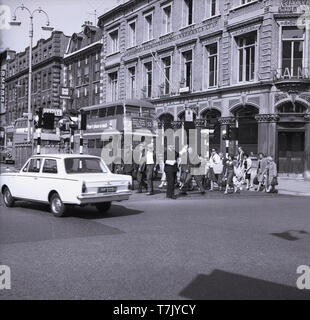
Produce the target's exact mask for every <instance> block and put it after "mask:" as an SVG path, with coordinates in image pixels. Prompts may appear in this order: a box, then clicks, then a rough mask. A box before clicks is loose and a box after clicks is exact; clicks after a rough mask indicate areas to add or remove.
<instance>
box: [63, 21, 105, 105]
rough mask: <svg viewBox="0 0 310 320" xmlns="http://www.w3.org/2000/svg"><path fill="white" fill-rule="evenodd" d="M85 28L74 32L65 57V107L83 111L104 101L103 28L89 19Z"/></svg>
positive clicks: (84, 25)
mask: <svg viewBox="0 0 310 320" xmlns="http://www.w3.org/2000/svg"><path fill="white" fill-rule="evenodd" d="M82 29H83V30H82V31H81V32H79V33H74V34H73V35H72V36H71V38H70V41H69V44H68V48H67V51H66V54H65V57H64V63H65V65H64V74H63V79H64V83H63V85H64V88H68V90H67V92H68V96H63V108H64V109H76V110H79V109H80V108H82V107H87V106H92V105H97V104H99V103H100V66H101V49H102V30H101V29H100V28H98V27H95V26H93V25H92V23H91V22H85V23H84V24H83V26H82Z"/></svg>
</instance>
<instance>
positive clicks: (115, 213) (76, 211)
mask: <svg viewBox="0 0 310 320" xmlns="http://www.w3.org/2000/svg"><path fill="white" fill-rule="evenodd" d="M15 207H16V208H22V209H29V210H31V211H41V212H43V213H45V212H46V213H49V214H50V215H51V216H52V214H51V213H50V209H49V205H47V204H42V203H35V202H24V201H17V202H16V203H15ZM10 210H12V209H10ZM143 212H144V211H140V210H133V209H129V208H127V207H125V206H120V205H113V204H112V207H111V209H110V210H109V211H108V212H106V213H100V212H98V211H97V210H96V209H95V208H94V207H91V206H87V207H84V208H82V207H78V206H69V207H68V208H67V210H66V216H65V217H64V218H79V219H87V220H98V219H109V218H117V217H126V216H133V215H137V214H141V213H143Z"/></svg>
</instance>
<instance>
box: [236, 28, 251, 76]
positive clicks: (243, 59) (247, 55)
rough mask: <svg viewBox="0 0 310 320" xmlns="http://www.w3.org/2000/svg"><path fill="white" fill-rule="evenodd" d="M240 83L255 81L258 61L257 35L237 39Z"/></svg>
mask: <svg viewBox="0 0 310 320" xmlns="http://www.w3.org/2000/svg"><path fill="white" fill-rule="evenodd" d="M237 45H238V60H239V82H248V81H254V79H255V59H256V34H253V33H250V34H248V35H246V36H242V37H239V38H237Z"/></svg>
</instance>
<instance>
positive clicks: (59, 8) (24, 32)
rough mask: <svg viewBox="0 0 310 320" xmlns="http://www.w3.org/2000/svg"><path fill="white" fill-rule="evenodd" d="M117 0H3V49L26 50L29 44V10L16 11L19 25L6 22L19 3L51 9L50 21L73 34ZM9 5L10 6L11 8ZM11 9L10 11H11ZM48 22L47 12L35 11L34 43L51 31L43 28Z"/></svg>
mask: <svg viewBox="0 0 310 320" xmlns="http://www.w3.org/2000/svg"><path fill="white" fill-rule="evenodd" d="M118 2H119V1H118V0H0V6H1V7H0V8H1V10H0V51H2V50H4V49H7V48H9V49H11V50H15V51H17V52H21V51H23V50H25V48H26V47H28V46H29V21H30V19H29V14H28V13H27V12H25V11H22V10H18V11H17V14H16V15H17V20H18V21H21V22H22V24H21V26H19V27H16V26H9V25H8V24H7V20H8V16H9V13H10V15H11V16H13V14H14V10H15V8H16V7H18V6H20V5H21V4H22V3H23V4H24V5H25V6H26V7H28V8H29V9H30V10H31V11H33V10H35V9H37V8H39V7H41V8H42V9H43V10H44V11H46V12H47V13H48V16H49V19H50V24H51V26H52V27H54V30H60V31H63V32H64V34H65V35H68V36H71V35H72V34H73V33H74V32H80V31H81V30H82V29H81V26H82V24H83V23H84V21H92V22H93V23H94V21H95V17H94V12H95V10H97V16H100V15H102V14H103V13H104V12H105V11H106V10H108V9H111V8H113V7H115V6H116V5H117V4H118ZM7 7H9V8H10V9H9V10H8V8H7ZM10 11H11V12H10ZM45 24H46V17H45V15H44V14H42V13H41V14H39V13H36V14H35V15H34V41H33V45H35V44H36V43H37V41H38V40H39V39H41V38H43V39H47V38H49V37H50V35H51V33H50V32H49V31H43V30H42V29H41V26H44V25H45Z"/></svg>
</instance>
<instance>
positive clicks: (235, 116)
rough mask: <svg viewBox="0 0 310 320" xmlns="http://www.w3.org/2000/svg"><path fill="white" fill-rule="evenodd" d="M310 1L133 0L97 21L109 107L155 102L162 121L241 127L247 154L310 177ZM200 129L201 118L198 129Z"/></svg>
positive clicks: (220, 128)
mask: <svg viewBox="0 0 310 320" xmlns="http://www.w3.org/2000/svg"><path fill="white" fill-rule="evenodd" d="M301 5H309V6H310V1H309V0H302V1H301V0H300V1H294V2H290V1H281V0H276V1H270V0H252V1H251V0H248V1H245V0H222V1H220V0H195V1H193V0H177V1H176V0H163V1H160V0H153V1H152V0H148V1H146V0H130V1H126V2H125V3H123V4H121V5H119V6H117V7H116V8H114V9H112V10H110V11H108V12H106V13H105V14H103V15H102V16H100V17H99V23H98V25H99V27H100V28H101V29H102V30H103V42H104V46H103V54H102V65H103V66H104V69H103V70H102V71H103V72H102V76H103V85H102V92H101V101H102V102H107V103H108V102H112V101H114V100H119V99H128V98H138V99H147V100H149V101H151V102H152V103H153V104H154V105H155V106H156V112H157V118H158V120H159V121H160V123H161V122H164V123H169V122H172V121H174V122H172V125H175V124H176V123H177V124H178V123H182V122H176V121H184V119H185V111H186V110H187V109H191V110H192V111H193V112H194V117H195V119H196V120H199V119H203V120H207V122H208V123H213V124H214V125H215V128H216V130H215V137H214V139H213V140H212V141H211V145H212V146H215V147H217V148H219V149H222V150H225V142H224V141H223V140H222V139H221V136H222V134H223V129H224V128H225V125H227V124H231V125H233V126H236V127H239V133H240V134H239V141H238V142H234V143H232V144H231V146H230V147H231V150H234V149H235V146H236V144H237V143H239V145H242V146H243V147H244V149H245V150H246V152H249V153H250V152H253V153H254V154H257V153H258V152H263V153H266V154H268V155H272V156H274V157H275V158H276V160H277V162H278V164H279V170H280V172H282V173H304V172H308V174H309V172H310V115H309V113H310V93H309V90H310V89H309V88H310V78H309V58H310V52H309V47H310V46H309V36H310V34H309V33H310V30H309V29H306V28H298V27H297V21H298V19H299V18H300V16H301V15H302V14H303V11H302V10H301V7H300V6H301ZM199 123H202V122H201V121H200V122H199V121H196V125H199Z"/></svg>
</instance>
